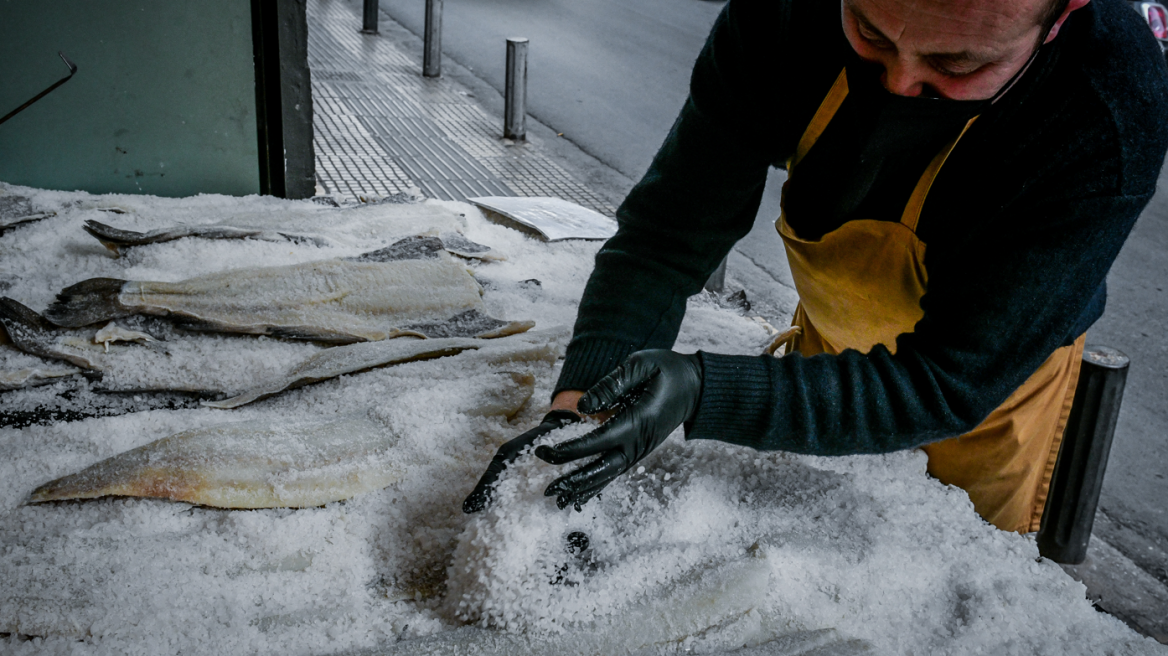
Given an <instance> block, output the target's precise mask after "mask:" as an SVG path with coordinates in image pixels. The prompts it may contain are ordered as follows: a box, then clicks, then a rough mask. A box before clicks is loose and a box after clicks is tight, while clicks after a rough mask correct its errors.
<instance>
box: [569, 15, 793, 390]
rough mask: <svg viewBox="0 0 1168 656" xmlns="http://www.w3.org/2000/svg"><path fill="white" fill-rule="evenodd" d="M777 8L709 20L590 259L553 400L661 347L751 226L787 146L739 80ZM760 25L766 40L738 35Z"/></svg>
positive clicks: (777, 25) (761, 101)
mask: <svg viewBox="0 0 1168 656" xmlns="http://www.w3.org/2000/svg"><path fill="white" fill-rule="evenodd" d="M787 4H788V3H786V2H778V3H775V2H761V1H758V0H732V1H731V2H730V3H728V4H727V6H726V8H725V9H724V10H723V12H722V13H721V15H720V16H719V17H718V20H717V22H716V23H715V25H714V28H713V30H712V32H711V34H710V37H709V39H708V40H707V42H706V44H705V46H704V48H703V50H702V52H701V54H700V55H699V57H698V60H697V62H696V64H695V67H694V72H693V76H692V79H691V83H690V96H689V98H688V99H687V100H686V102H685V105H684V106H683V107H682V109H681V113H680V115H679V116H678V118H677V120H676V121H675V123H674V125H673V127H672V129H671V130H670V132H669V134H668V136H667V137H666V139H665V142H664V144H663V145H662V146H661V148H660V150H659V151H658V153H657V155H656V156H655V158H654V160H653V163H652V165H651V166H650V167H649V170H648V171H647V172H646V173H645V175H644V177H643V178H642V179H641V181H640V182H639V183H638V184H637V185H636V186H635V187H634V188H633V190H632V191H631V192H630V194H629V195H628V197H627V198H626V199H625V201H624V203H622V204H621V206H620V208H619V209H618V210H617V222H618V231H617V233H616V235H615V236H614V237H612V238H611V239H610V240H609V241H608V242H607V243H605V245H604V246H603V247H602V248H601V250H600V252H599V253H598V254H597V256H596V267H595V269H594V270H593V273H592V275H591V277H590V278H589V281H588V284H587V286H586V288H585V291H584V295H583V298H582V299H581V302H580V308H579V312H578V315H577V320H576V324H575V329H574V332H573V337H572V341H571V343H570V344H569V346H568V350H567V354H566V358H565V362H564V367H563V370H562V373H561V375H560V378H559V381H558V382H557V384H556V388H555V391H556V393H558V392H559V391H561V390H566V389H581V390H583V389H588V388H589V387H591V386H592V385H593V384H594V383H595V382H596V381H597V380H599V379H600V378H601V377H603V376H604V375H606V374H607V373H609V372H610V371H612V370H613V369H614V368H615V367H616V366H617V365H619V364H620V363H621V362H622V361H623V360H624V358H625V357H627V356H628V355H629V354H630V353H632V352H634V351H637V350H640V349H646V348H669V347H671V346H672V345H673V342H674V340H675V339H676V337H677V333H678V330H679V328H680V325H681V321H682V317H683V316H684V313H685V303H686V299H687V298H688V297H689V296H692V295H693V294H696V293H697V292H699V291H700V290H701V289H702V286H703V284H704V283H705V281H706V279H707V278H708V277H709V276H710V274H711V273H712V272H713V270H714V269H715V268H716V267H717V266H718V264H719V263H720V262H721V260H722V258H723V257H725V256H726V254H727V253H728V252H729V251H730V249H731V247H733V245H734V243H735V242H736V241H738V240H739V239H741V238H742V237H743V236H745V235H746V233H747V232H748V231H749V230H750V228H751V226H752V225H753V222H754V216H755V214H756V212H757V211H758V206H759V203H760V201H761V197H762V191H763V186H764V184H765V182H766V172H767V167H768V166H769V164H770V162H772V161H775V160H776V158H777V157H781V150H782V146H776V145H775V144H776V143H779V142H784V141H786V142H791V143H792V148H793V141H794V139H792V138H791V137H790V136H789V135H788V134H787V132H790V131H791V130H790V129H788V130H786V131H784V130H782V129H781V128H780V129H778V130H777V131H776V129H775V127H774V126H775V125H776V120H775V119H776V115H773V114H772V115H767V113H766V112H765V111H764V110H763V109H762V108H763V107H765V106H767V104H768V102H767V99H766V98H764V97H760V95H759V94H760V93H762V92H760V91H759V89H760V85H758V84H757V81H755V82H754V83H752V80H751V77H752V75H753V74H754V73H755V72H756V71H757V69H758V67H759V65H760V64H759V62H760V61H761V60H764V59H766V58H768V57H769V56H770V53H765V52H760V51H758V50H754V51H752V50H750V49H749V48H748V46H747V45H746V44H750V43H755V44H768V47H769V48H772V49H773V48H774V47H775V46H774V43H775V38H774V34H776V33H777V34H779V35H782V33H783V32H784V30H785V21H786V18H785V16H786V12H785V8H786V7H787ZM763 26H765V29H766V30H767V33H768V34H769V35H771V37H772V38H770V39H762V38H759V37H758V35H750V34H743V33H742V31H743V30H750V29H754V30H760V29H764V28H763ZM780 41H781V39H780ZM764 117H765V118H764ZM778 119H779V120H778V121H777V123H778V124H779V125H780V126H782V125H786V124H787V123H789V122H785V121H783V120H782V116H778ZM800 127H801V126H800Z"/></svg>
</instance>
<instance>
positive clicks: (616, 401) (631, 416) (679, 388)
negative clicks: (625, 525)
mask: <svg viewBox="0 0 1168 656" xmlns="http://www.w3.org/2000/svg"><path fill="white" fill-rule="evenodd" d="M701 398H702V362H701V360H700V359H699V358H698V356H696V355H681V354H680V353H674V352H673V351H669V350H666V349H654V350H649V351H638V352H636V353H634V354H632V355H630V356H629V358H628V359H627V360H625V362H624V364H622V365H621V366H620V367H618V368H617V370H616V371H614V372H612V373H611V374H609V375H608V376H605V377H604V378H603V379H601V381H600V382H598V383H596V385H594V386H593V387H592V389H590V390H588V392H587V393H586V394H585V395H584V396H582V397H581V398H580V401H579V403H578V404H577V405H576V409H577V410H579V411H580V412H582V413H584V414H589V415H590V414H595V413H597V412H603V411H605V410H609V409H613V408H616V409H617V414H616V415H615V416H613V418H612V419H609V420H608V421H607V422H605V423H604V424H602V425H601V426H600V428H597V429H596V430H594V431H592V432H590V433H588V434H587V435H583V436H581V437H577V438H576V439H572V440H568V441H566V442H562V443H560V444H557V445H556V446H554V447H551V446H547V445H544V446H540V447H538V448H536V450H535V455H536V456H537V457H539V458H540V459H542V460H544V461H546V462H550V463H552V464H554V465H561V464H564V463H566V462H571V461H573V460H578V459H580V458H587V457H589V456H594V455H598V454H600V458H598V459H597V460H596V461H594V462H591V463H589V464H587V465H585V466H583V467H581V468H579V469H577V470H575V471H573V472H571V473H569V474H567V475H566V476H561V477H560V478H557V479H556V480H555V481H553V482H552V484H551V485H549V486H548V487H547V489H546V490H544V496H549V497H550V496H555V497H557V499H556V505H557V506H559V507H560V508H561V509H562V508H566V507H568V506H569V505H572V506H575V508H576V510H580V507H581V506H582V505H583V504H584V503H585V502H587V501H588V500H589V499H591V498H592V497H594V496H596V495H597V494H600V491H601V490H602V489H604V486H606V485H608V484H609V483H610V482H612V480H613V479H614V478H616V477H617V476H620V475H621V474H623V473H625V472H626V471H628V470H629V469H631V468H632V466H633V465H635V464H637V462H638V461H640V460H641V459H642V458H644V457H645V456H646V455H648V454H649V452H650V451H652V450H653V449H655V448H657V446H658V445H660V444H661V443H662V442H664V441H665V438H667V437H669V434H670V433H672V432H673V431H674V429H676V428H677V427H678V426H680V425H681V424H682V423H684V422H686V421H688V420H689V419H690V418H691V417H693V415H694V413H695V412H696V411H697V408H698V403H699V402H700V401H701Z"/></svg>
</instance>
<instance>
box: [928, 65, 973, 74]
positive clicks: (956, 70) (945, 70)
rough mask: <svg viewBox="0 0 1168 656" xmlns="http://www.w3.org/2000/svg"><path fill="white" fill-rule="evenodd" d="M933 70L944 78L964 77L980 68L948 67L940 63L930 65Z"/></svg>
mask: <svg viewBox="0 0 1168 656" xmlns="http://www.w3.org/2000/svg"><path fill="white" fill-rule="evenodd" d="M929 65H930V66H931V67H932V69H933V70H935V71H937V72H938V73H940V74H941V75H944V76H945V77H965V76H967V75H973V74H974V73H976V72H978V71H980V70H981V68H982V67H981V66H949V65H946V64H941V63H930V64H929Z"/></svg>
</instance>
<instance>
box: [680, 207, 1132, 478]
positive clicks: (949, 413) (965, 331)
mask: <svg viewBox="0 0 1168 656" xmlns="http://www.w3.org/2000/svg"><path fill="white" fill-rule="evenodd" d="M1149 198H1150V194H1141V195H1133V196H1106V197H1089V198H1083V199H1078V200H1058V201H1050V202H1036V203H1033V204H1028V205H1026V206H1025V207H1020V208H1018V209H1016V210H1015V212H1008V213H1003V215H1002V216H999V217H997V218H996V220H994V221H993V223H994V224H995V225H997V226H1011V229H1010V230H1009V232H1008V237H1007V238H1001V235H1002V233H1000V232H997V231H995V230H986V231H983V232H982V233H981V234H980V235H976V236H974V237H973V238H972V239H971V241H970V242H969V243H967V245H966V246H965V248H963V249H961V252H960V253H954V254H952V255H950V256H949V257H947V258H946V259H947V260H948V262H946V263H945V264H944V265H941V264H938V265H937V266H935V267H933V268H931V270H930V280H929V291H928V293H927V294H926V296H925V297H924V298H923V299H922V301H921V306H922V308H923V309H924V310H925V316H924V318H923V319H922V320H921V321H920V322H919V323H918V324H917V326H916V330H915V331H914V332H912V333H908V334H904V335H901V336H900V337H899V338H898V339H897V342H896V353H895V354H892V353H890V352H889V350H888V349H887V348H886V347H884V346H883V345H877V346H876V347H875V348H873V349H872V350H871V351H870V352H868V353H866V354H862V353H860V352H859V351H855V350H846V351H844V352H843V353H840V354H839V355H826V354H824V355H816V356H812V357H802V356H800V355H797V354H796V355H789V356H786V357H782V358H773V357H769V356H768V357H748V356H726V355H715V354H708V353H703V354H702V362H703V365H704V372H705V377H704V380H703V392H702V401H701V404H700V406H699V409H698V412H697V414H696V416H695V417H694V419H693V420H692V421H691V423H690V424H689V426H688V427H687V429H688V430H687V437H688V438H691V439H718V440H722V441H726V442H731V443H735V444H740V445H743V446H750V447H754V448H757V449H763V450H783V451H793V452H798V453H810V454H818V455H845V454H855V453H883V452H890V451H897V450H901V449H906V448H911V447H915V446H920V445H922V444H926V443H929V442H933V441H936V440H940V439H944V438H948V437H953V436H956V435H960V434H962V433H965V432H968V431H969V430H971V429H972V428H974V427H975V426H976V425H977V424H978V423H979V422H980V421H981V420H982V419H984V418H985V416H987V415H988V414H989V413H990V412H991V411H992V410H993V409H994V408H995V407H997V406H998V405H1000V404H1001V403H1002V402H1003V401H1004V400H1005V399H1006V397H1008V396H1009V395H1010V394H1011V393H1012V392H1013V390H1014V389H1016V388H1017V387H1018V386H1019V385H1021V384H1022V382H1024V381H1025V380H1026V378H1027V377H1029V375H1030V373H1032V372H1033V371H1035V370H1036V369H1037V368H1038V367H1039V366H1040V365H1041V364H1042V362H1043V361H1044V360H1045V359H1046V358H1047V357H1048V356H1049V354H1050V353H1052V352H1053V351H1054V350H1055V349H1057V348H1058V347H1060V346H1062V345H1064V344H1065V343H1068V342H1069V341H1070V340H1072V339H1074V338H1075V337H1077V335H1073V334H1071V333H1072V332H1073V331H1075V330H1077V329H1078V327H1079V326H1080V321H1079V319H1080V317H1081V316H1083V314H1084V313H1085V312H1087V311H1088V310H1089V305H1090V304H1091V302H1092V299H1093V298H1094V297H1095V293H1096V291H1097V290H1098V289H1099V288H1100V287H1101V286H1102V284H1103V282H1104V279H1105V277H1106V275H1107V271H1108V269H1109V268H1110V266H1111V263H1112V261H1113V260H1114V259H1115V257H1116V256H1117V255H1118V253H1119V249H1120V247H1121V246H1122V245H1123V242H1124V239H1125V238H1126V236H1127V234H1128V232H1129V231H1130V230H1131V228H1132V226H1133V225H1134V223H1135V220H1136V217H1137V216H1138V215H1139V213H1140V211H1141V210H1142V209H1143V207H1144V205H1146V204H1147V202H1148V200H1149ZM934 273H935V275H934Z"/></svg>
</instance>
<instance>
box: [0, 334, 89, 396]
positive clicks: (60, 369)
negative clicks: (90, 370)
mask: <svg viewBox="0 0 1168 656" xmlns="http://www.w3.org/2000/svg"><path fill="white" fill-rule="evenodd" d="M3 332H4V331H3V330H0V334H2V333H3ZM80 371H81V370H80V369H78V368H77V367H72V366H69V365H67V364H60V363H56V362H43V361H40V360H38V359H37V358H34V357H32V356H29V355H26V354H25V353H23V352H21V351H19V350H18V349H16V348H14V347H12V346H8V345H4V344H0V391H10V390H15V389H23V388H26V387H36V386H37V385H46V384H48V383H51V382H53V381H55V380H57V379H58V378H65V377H68V376H72V375H73V374H76V373H79V372H80Z"/></svg>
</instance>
